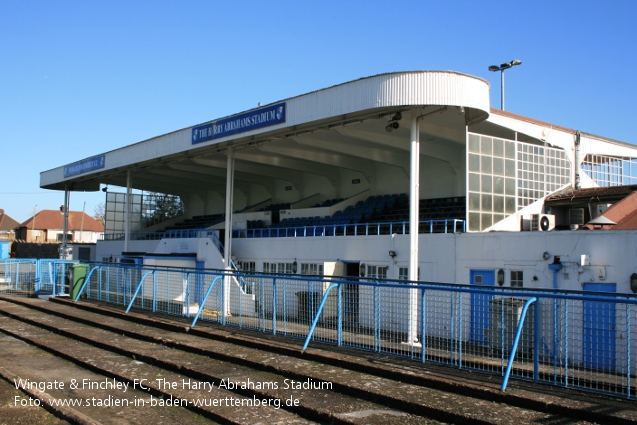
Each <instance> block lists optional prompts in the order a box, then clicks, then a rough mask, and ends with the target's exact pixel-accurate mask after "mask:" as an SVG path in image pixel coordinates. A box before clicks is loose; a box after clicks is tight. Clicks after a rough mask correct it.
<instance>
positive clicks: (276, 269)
mask: <svg viewBox="0 0 637 425" xmlns="http://www.w3.org/2000/svg"><path fill="white" fill-rule="evenodd" d="M263 271H264V272H265V273H278V274H292V273H293V271H292V263H263Z"/></svg>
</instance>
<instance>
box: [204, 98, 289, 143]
mask: <svg viewBox="0 0 637 425" xmlns="http://www.w3.org/2000/svg"><path fill="white" fill-rule="evenodd" d="M284 122H285V102H283V103H277V104H275V105H270V106H268V107H265V108H261V109H257V110H255V111H249V112H244V113H243V114H239V115H235V116H232V117H230V118H224V119H222V120H218V121H215V122H212V123H208V124H204V125H200V126H198V127H195V128H193V129H192V144H193V145H194V144H197V143H202V142H207V141H208V140H213V139H218V138H220V137H225V136H230V135H232V134H239V133H244V132H246V131H250V130H256V129H258V128H263V127H269V126H271V125H276V124H281V123H284Z"/></svg>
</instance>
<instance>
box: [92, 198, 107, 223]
mask: <svg viewBox="0 0 637 425" xmlns="http://www.w3.org/2000/svg"><path fill="white" fill-rule="evenodd" d="M93 218H94V219H95V220H97V221H99V222H100V223H102V226H104V225H106V205H104V203H103V202H102V203H100V204H97V206H96V207H95V209H94V210H93Z"/></svg>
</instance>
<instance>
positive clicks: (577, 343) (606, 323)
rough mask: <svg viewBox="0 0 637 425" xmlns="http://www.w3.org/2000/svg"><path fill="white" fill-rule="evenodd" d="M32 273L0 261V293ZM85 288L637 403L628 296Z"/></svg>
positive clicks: (179, 285) (292, 280) (289, 284)
mask: <svg viewBox="0 0 637 425" xmlns="http://www.w3.org/2000/svg"><path fill="white" fill-rule="evenodd" d="M34 265H35V262H33V263H28V262H19V263H18V262H14V263H10V264H8V263H6V262H5V263H3V262H0V290H1V291H0V294H3V295H22V296H24V295H25V294H26V292H25V291H23V292H19V293H18V292H15V289H16V288H18V289H25V288H27V289H28V288H30V290H34V288H35V284H34V281H35V280H36V279H37V278H36V276H35V273H34V272H33V273H30V274H29V275H28V276H29V282H26V281H25V280H24V279H22V277H23V276H27V275H26V274H22V275H18V274H16V270H17V269H18V266H19V267H20V270H22V269H24V268H27V267H30V268H34V267H33V266H34ZM45 268H48V267H45ZM151 274H152V276H153V278H152V279H149V276H150V275H151ZM6 276H10V279H11V282H10V283H9V284H7V280H8V279H7V277H6ZM15 276H18V278H19V280H20V284H18V285H17V286H16V279H18V278H16V277H15ZM241 276H243V277H244V278H246V279H249V280H250V281H251V282H253V284H254V293H252V294H246V293H245V292H244V291H242V290H241V285H240V284H239V283H238V281H239V280H238V279H235V278H237V277H241ZM1 279H4V281H3V280H1ZM352 279H354V280H352ZM219 282H223V284H219ZM84 283H85V286H84V287H83V288H82V289H81V292H80V294H81V295H83V296H85V297H87V298H88V299H95V300H101V301H106V302H111V303H114V304H119V305H121V306H122V308H123V309H126V310H127V311H129V310H131V309H133V308H137V309H145V310H152V311H157V312H163V313H168V314H173V315H178V316H181V317H189V318H193V316H194V318H193V321H192V326H195V325H197V324H198V322H199V321H200V320H204V321H208V322H216V323H219V324H225V325H228V326H236V327H239V328H246V329H254V330H260V331H264V332H269V333H272V334H277V335H283V336H286V337H293V338H302V339H303V340H304V345H303V349H304V350H306V349H307V347H308V346H309V344H310V343H311V342H312V341H314V342H315V343H319V342H320V343H327V344H335V345H338V346H347V347H350V348H355V349H360V350H366V351H373V352H377V353H381V354H387V355H394V356H400V357H406V358H409V359H413V360H415V361H421V362H427V363H435V364H440V365H446V366H449V367H454V368H458V369H469V370H473V371H477V372H483V373H489V374H496V375H498V376H501V377H502V379H503V382H502V390H503V391H504V390H505V388H506V386H507V384H508V381H509V379H510V378H514V379H525V380H530V381H533V382H538V383H543V384H549V385H556V386H562V387H569V388H575V389H582V390H586V391H595V392H600V393H605V394H610V395H614V396H617V397H625V398H629V399H637V390H636V388H635V386H634V382H635V378H636V376H635V375H636V373H637V358H636V357H635V355H634V353H635V352H637V298H635V297H634V296H633V295H632V294H613V295H612V296H609V294H608V293H594V292H583V291H582V292H574V291H573V292H564V291H557V290H553V289H550V290H520V289H513V288H504V287H496V288H485V287H475V286H465V285H455V284H441V283H435V282H407V281H392V280H380V279H375V280H365V279H363V278H358V277H356V278H352V277H349V278H329V279H327V278H323V277H319V276H299V275H291V274H290V275H272V274H269V275H268V274H258V273H251V274H241V273H229V272H225V271H212V270H199V269H166V268H157V267H144V266H130V265H129V266H124V265H120V264H112V263H101V264H90V270H89V271H88V273H87V275H86V280H85V282H84ZM149 285H152V288H150V287H149ZM8 288H10V289H11V290H12V291H14V292H10V291H8ZM5 289H7V290H6V291H5ZM151 289H152V290H151ZM140 297H142V298H144V297H145V298H144V299H148V300H149V301H150V298H151V297H152V304H151V303H150V302H148V303H146V302H138V301H139V298H140ZM77 298H79V295H78V297H77ZM531 306H533V308H531ZM194 308H196V309H197V311H196V314H195V313H194V311H195V310H194ZM591 311H595V312H596V314H591ZM472 318H477V319H476V320H471V319H472ZM478 319H479V320H478ZM479 326H484V328H480V327H479ZM555 333H558V334H559V335H557V336H556V335H555ZM474 335H475V336H477V337H474ZM507 359H508V361H507ZM514 366H515V367H514Z"/></svg>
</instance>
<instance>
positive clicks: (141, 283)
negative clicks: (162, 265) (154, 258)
mask: <svg viewBox="0 0 637 425" xmlns="http://www.w3.org/2000/svg"><path fill="white" fill-rule="evenodd" d="M149 274H152V275H154V274H155V270H152V271H149V272H146V273H144V275H143V276H142V278H141V279H140V280H139V284H137V289H136V290H135V293H134V294H133V296H132V297H131V299H130V303H129V304H128V308H127V309H126V314H128V312H129V311H130V309H131V307H132V306H133V303H134V302H135V298H137V294H139V291H140V290H141V289H142V287H143V286H144V279H146V276H148V275H149Z"/></svg>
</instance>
